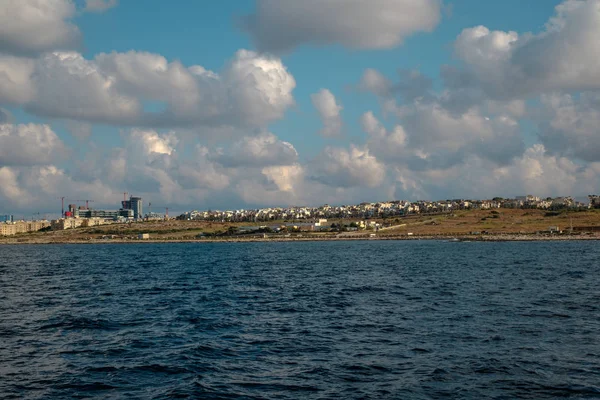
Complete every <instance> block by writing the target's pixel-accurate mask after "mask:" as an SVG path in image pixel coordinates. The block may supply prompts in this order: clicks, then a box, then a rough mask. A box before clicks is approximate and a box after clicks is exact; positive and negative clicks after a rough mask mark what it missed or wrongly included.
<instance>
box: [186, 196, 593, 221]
mask: <svg viewBox="0 0 600 400" xmlns="http://www.w3.org/2000/svg"><path fill="white" fill-rule="evenodd" d="M589 198H590V202H589V204H585V203H581V202H577V201H575V200H574V199H573V198H572V197H556V198H546V199H542V198H540V197H537V196H533V195H525V196H517V197H515V198H511V199H504V198H499V197H497V198H494V199H491V200H472V199H453V200H438V201H428V200H418V201H412V202H411V201H405V200H394V201H386V202H377V203H367V202H364V203H360V204H356V205H341V206H331V205H329V204H325V205H323V206H320V207H267V208H260V209H248V210H246V209H241V210H227V211H219V210H208V211H195V210H194V211H189V212H185V213H183V214H181V215H180V216H179V217H177V218H178V219H183V220H204V221H216V222H268V221H289V222H294V221H307V220H308V221H314V223H315V224H316V225H315V228H318V227H319V226H320V225H321V223H320V222H319V221H320V220H321V219H327V218H330V219H334V218H342V219H374V218H389V217H397V216H405V215H412V214H437V213H451V212H454V211H457V210H472V209H481V210H492V209H498V208H527V209H544V210H558V209H570V208H578V209H585V208H600V196H590V197H589Z"/></svg>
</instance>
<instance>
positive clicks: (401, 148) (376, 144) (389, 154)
mask: <svg viewBox="0 0 600 400" xmlns="http://www.w3.org/2000/svg"><path fill="white" fill-rule="evenodd" d="M360 122H361V126H362V129H363V130H364V131H365V132H366V133H367V134H368V135H369V140H368V142H367V145H368V147H369V149H371V151H373V153H374V154H376V155H378V156H379V157H380V158H382V159H384V160H391V161H398V160H399V159H403V158H406V156H407V148H406V146H407V135H406V132H405V131H404V128H403V127H402V126H400V125H396V126H395V127H394V128H393V129H392V130H391V131H388V130H387V129H386V128H385V127H384V126H383V125H382V124H381V123H380V122H379V120H378V119H377V118H375V116H374V115H373V112H371V111H369V112H366V113H364V114H363V116H362V117H361V119H360Z"/></svg>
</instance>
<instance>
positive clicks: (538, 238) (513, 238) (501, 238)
mask: <svg viewBox="0 0 600 400" xmlns="http://www.w3.org/2000/svg"><path fill="white" fill-rule="evenodd" d="M371 240H375V241H380V240H391V241H451V242H457V243H461V242H462V243H472V242H553V241H573V240H575V241H587V240H600V235H526V234H499V235H485V236H477V237H473V236H463V235H419V236H376V237H366V236H364V235H362V236H358V235H357V236H356V237H353V236H341V237H316V236H314V237H310V236H305V237H276V236H273V237H266V238H261V237H251V238H243V237H227V238H225V237H223V238H210V239H207V238H204V239H137V240H131V239H90V240H84V239H75V240H43V239H40V238H35V239H34V238H30V239H26V240H23V238H19V239H12V240H2V241H0V246H1V245H7V246H11V245H12V246H18V245H51V244H89V245H95V244H157V243H269V242H329V241H333V242H340V241H371Z"/></svg>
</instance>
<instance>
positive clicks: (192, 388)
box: [0, 241, 600, 399]
mask: <svg viewBox="0 0 600 400" xmlns="http://www.w3.org/2000/svg"><path fill="white" fill-rule="evenodd" d="M599 260H600V250H599V246H598V243H597V242H595V241H589V242H536V243H517V242H515V243H510V242H504V243H448V242H442V241H362V242H356V241H352V242H303V243H202V244H138V245H119V244H107V245H43V246H5V247H0V398H2V399H12V398H15V399H21V398H39V399H47V398H49V399H72V398H102V399H104V398H114V399H119V398H123V399H138V398H139V399H163V398H186V397H189V398H206V399H229V398H236V399H237V398H240V399H255V398H256V399H258V398H260V399H342V398H343V399H359V398H392V399H516V398H521V399H542V398H578V399H585V398H590V399H591V398H600V308H599V302H600V274H599V272H600V262H599Z"/></svg>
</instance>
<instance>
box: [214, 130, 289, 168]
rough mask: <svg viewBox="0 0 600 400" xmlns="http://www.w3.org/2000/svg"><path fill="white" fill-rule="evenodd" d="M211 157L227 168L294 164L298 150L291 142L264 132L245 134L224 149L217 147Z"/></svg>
mask: <svg viewBox="0 0 600 400" xmlns="http://www.w3.org/2000/svg"><path fill="white" fill-rule="evenodd" d="M212 159H214V160H215V161H216V162H218V163H219V164H221V165H223V166H224V167H228V168H235V167H267V166H280V165H291V164H294V163H295V162H296V161H297V159H298V152H297V151H296V149H295V148H294V146H293V145H292V144H291V143H289V142H284V141H281V140H279V139H278V138H277V137H276V136H275V135H273V134H272V133H269V132H264V133H261V134H260V135H257V136H246V137H244V138H242V139H241V140H239V141H237V142H235V143H233V144H232V145H231V146H230V147H228V148H226V149H223V148H221V149H219V150H218V151H217V152H216V154H214V155H213V156H212Z"/></svg>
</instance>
